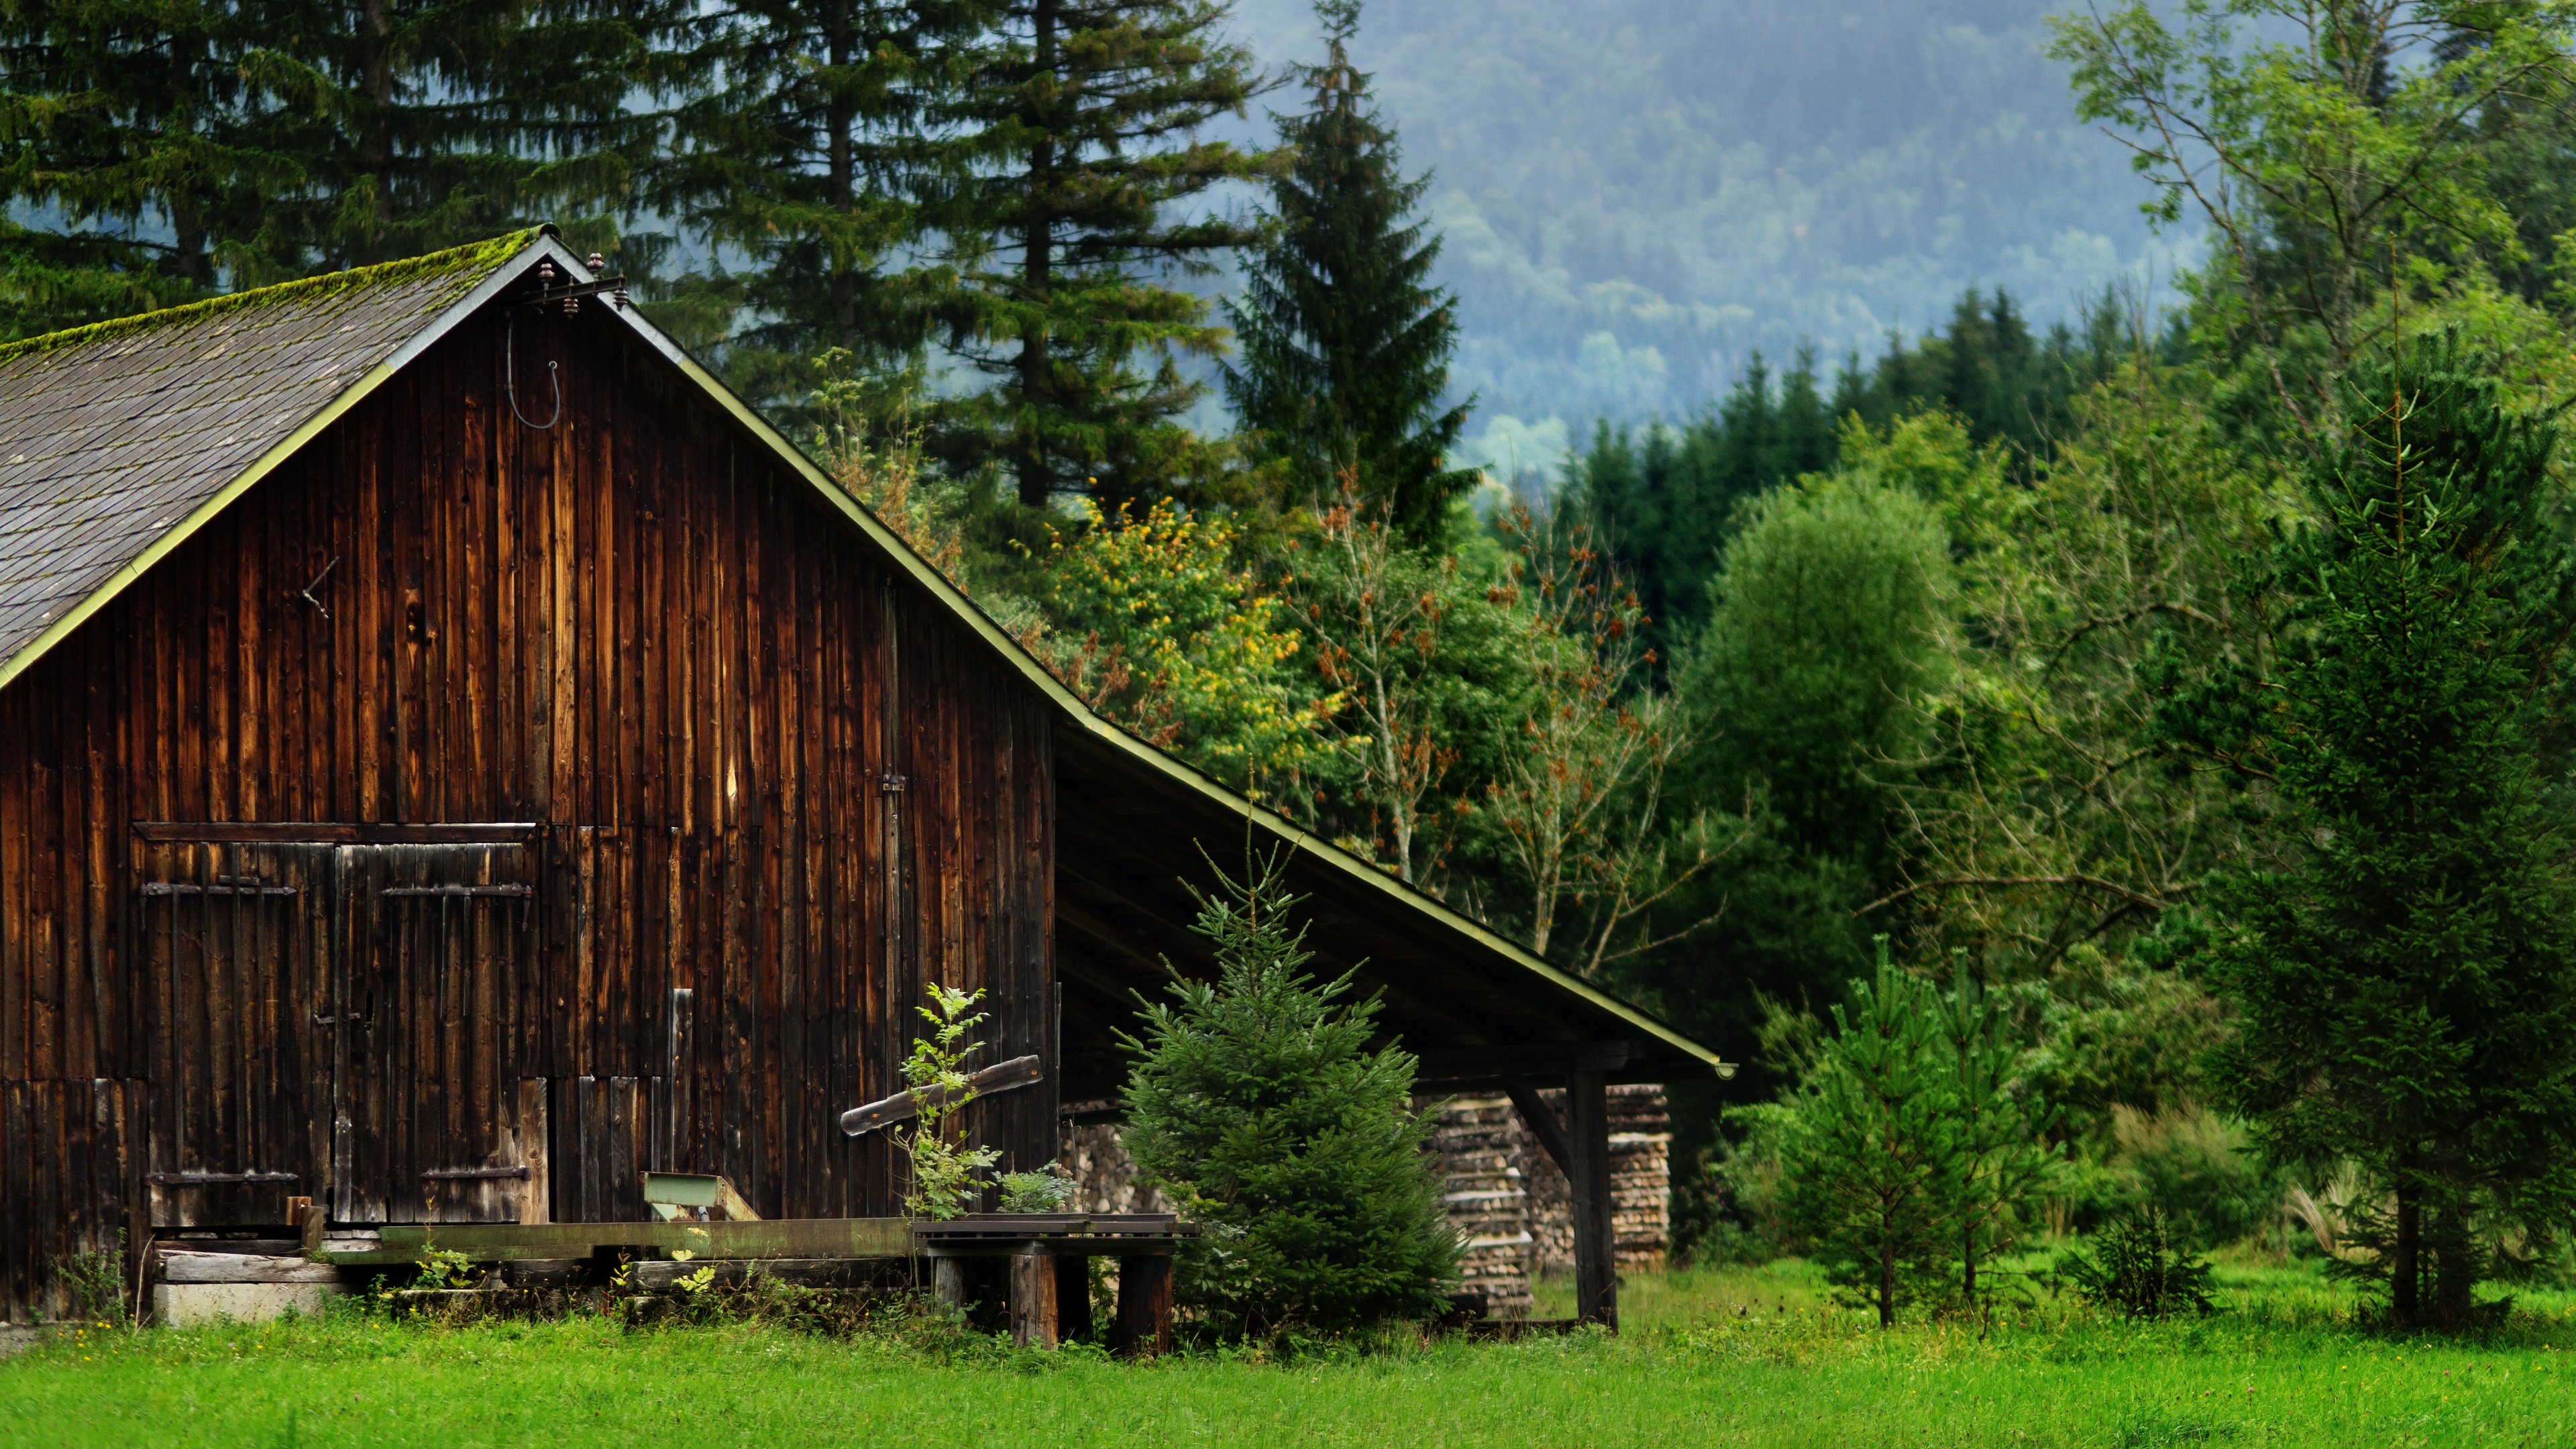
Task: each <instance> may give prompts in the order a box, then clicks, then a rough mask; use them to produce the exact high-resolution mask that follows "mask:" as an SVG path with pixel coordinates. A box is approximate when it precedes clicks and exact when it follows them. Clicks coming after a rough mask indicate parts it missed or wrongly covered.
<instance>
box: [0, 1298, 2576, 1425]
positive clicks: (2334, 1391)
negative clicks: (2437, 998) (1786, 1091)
mask: <svg viewBox="0 0 2576 1449" xmlns="http://www.w3.org/2000/svg"><path fill="white" fill-rule="evenodd" d="M2221 1281H2222V1283H2223V1285H2224V1291H2223V1293H2222V1294H2221V1300H2222V1303H2223V1304H2224V1311H2223V1312H2221V1313H2218V1314H2216V1315H2213V1316H2211V1317H2208V1318H2204V1319H2196V1320H2190V1321H2172V1322H2163V1323H2132V1322H2127V1321H2124V1320H2120V1319H2117V1318H2111V1317H2106V1316H2103V1315H2100V1314H2096V1313H2094V1312H2092V1311H2090V1310H2088V1309H2084V1308H2081V1307H2078V1306H2075V1305H2071V1304H2068V1303H2066V1302H2064V1301H2062V1300H2052V1299H2050V1298H2049V1297H2048V1296H2047V1295H2046V1294H2045V1293H2044V1292H2041V1293H2038V1294H2035V1295H2034V1296H2033V1298H2032V1300H2031V1301H2030V1302H2029V1303H2028V1304H2027V1305H2026V1306H2025V1307H2023V1308H2022V1309H2020V1310H2018V1311H2015V1312H2013V1313H2010V1314H2008V1315H2005V1316H2003V1317H2001V1318H1999V1319H1998V1320H1997V1321H1996V1322H1995V1323H1993V1324H1992V1325H1990V1326H1988V1327H1987V1328H1985V1329H1983V1330H1982V1331H1981V1330H1979V1329H1976V1328H1974V1327H1970V1326H1965V1325H1960V1324H1942V1323H1932V1322H1924V1323H1909V1324H1906V1325H1902V1326H1900V1327H1899V1328H1897V1329H1895V1330H1893V1331H1889V1332H1882V1331H1880V1330H1879V1329H1877V1328H1876V1327H1875V1326H1874V1324H1873V1323H1872V1322H1871V1321H1870V1320H1867V1319H1865V1318H1864V1317H1862V1316H1861V1315H1859V1314H1856V1313H1853V1312H1851V1311H1849V1310H1846V1309H1842V1308H1839V1307H1836V1306H1834V1305H1832V1304H1831V1302H1830V1301H1829V1299H1828V1296H1827V1295H1826V1293H1825V1291H1824V1288H1823V1285H1822V1283H1821V1282H1820V1280H1819V1278H1818V1276H1817V1275H1816V1273H1815V1272H1814V1271H1813V1270H1812V1269H1810V1268H1808V1267H1807V1266H1806V1265H1804V1264H1800V1263H1795V1262H1789V1263H1780V1264H1773V1265H1769V1266H1767V1267H1762V1268H1744V1269H1720V1270H1703V1271H1693V1272H1680V1273H1674V1274H1670V1275H1666V1276H1662V1277H1652V1278H1648V1277H1639V1278H1634V1279H1631V1280H1630V1281H1629V1283H1628V1285H1627V1288H1626V1291H1625V1293H1624V1309H1625V1313H1626V1323H1625V1331H1624V1332H1623V1333H1621V1334H1620V1335H1618V1336H1617V1337H1615V1338H1614V1337H1609V1336H1605V1335H1598V1334H1591V1335H1583V1336H1575V1337H1564V1338H1542V1339H1536V1340H1531V1341H1526V1342H1519V1343H1471V1342H1466V1341H1463V1340H1459V1339H1453V1338H1443V1339H1433V1340H1430V1341H1423V1340H1421V1339H1419V1338H1418V1337H1403V1338H1398V1339H1394V1340H1390V1341H1386V1342H1380V1343H1375V1344H1371V1345H1369V1346H1368V1347H1366V1348H1364V1349H1363V1348H1342V1349H1335V1350H1329V1351H1318V1352H1308V1353H1304V1354H1299V1355H1295V1356H1291V1357H1288V1358H1285V1359H1281V1358H1278V1357H1275V1356H1270V1355H1264V1354H1259V1353H1229V1354H1179V1355H1174V1356H1173V1357H1170V1358H1167V1359H1165V1360H1163V1361H1161V1362H1158V1363H1153V1364H1146V1365H1131V1364H1123V1363H1117V1362H1113V1361H1111V1360H1109V1359H1107V1358H1105V1357H1103V1356H1101V1355H1099V1354H1098V1353H1096V1352H1093V1351H1089V1350H1082V1349H1075V1350H1069V1351H1063V1352H1058V1353H1053V1354H1039V1353H1034V1352H1013V1351H1011V1350H1010V1349H1009V1348H1008V1347H1007V1346H1006V1345H1004V1344H998V1343H995V1342H993V1341H991V1340H985V1339H981V1338H974V1337H959V1336H957V1335H953V1334H952V1335H945V1336H930V1337H924V1336H921V1335H901V1334H889V1335H884V1336H866V1337H861V1338H858V1339H854V1340H835V1339H826V1338H819V1337H814V1336H810V1335H806V1334H802V1333H798V1332H794V1331H791V1330H786V1329H780V1328H772V1327H759V1326H742V1325H735V1326H726V1327H705V1328H671V1329H655V1330H651V1331H642V1332H627V1331H625V1330H624V1329H622V1328H620V1327H618V1326H616V1325H615V1324H613V1323H610V1322H607V1321H603V1320H599V1319H587V1320H585V1319H574V1320H571V1321H567V1322H563V1323H555V1324H510V1325H497V1326H488V1327H476V1328H461V1329H460V1328H440V1327H427V1326H416V1325H407V1324H401V1323H396V1322H391V1321H388V1320H387V1319H385V1318H383V1317H381V1316H379V1317H368V1316H364V1315H362V1314H360V1313H356V1312H349V1313H335V1314H333V1315H332V1316H330V1317H328V1318H325V1319H320V1320H308V1321H301V1322H286V1323H278V1324H270V1325H265V1326H261V1327H235V1328H207V1329H194V1330H151V1331H146V1332H142V1333H127V1332H124V1331H121V1330H117V1329H112V1328H108V1329H102V1328H97V1327H92V1328H90V1329H88V1330H87V1331H85V1332H82V1333H80V1334H78V1335H76V1336H74V1337H69V1338H65V1339H62V1340H59V1341H57V1342H54V1343H52V1344H49V1345H47V1346H44V1347H42V1348H39V1349H37V1350H35V1351H33V1352H30V1353H27V1354H25V1355H22V1356H20V1357H18V1358H16V1359H12V1360H10V1361H8V1362H5V1363H0V1442H5V1443H8V1444H12V1445H16V1444H28V1445H126V1444H143V1443H147V1442H148V1443H150V1444H153V1445H156V1446H179V1445H199V1444H204V1445H226V1446H235V1445H336V1444H348V1445H365V1446H370V1449H394V1446H407V1445H425V1446H426V1445H435V1446H438V1449H468V1446H478V1445H528V1444H537V1445H546V1446H549V1449H562V1446H569V1445H587V1444H610V1443H615V1444H629V1445H631V1444H642V1443H651V1444H670V1445H710V1446H712V1445H737V1444H739V1445H763V1446H766V1445H795V1444H824V1443H830V1444H846V1443H854V1442H856V1443H868V1444H903V1445H908V1444H924V1445H960V1446H966V1445H974V1446H982V1445H993V1446H1005V1445H1010V1446H1017V1445H1047V1446H1059V1445H1062V1446H1074V1445H1094V1444H1100V1445H1108V1444H1116V1445H1130V1446H1132V1445H1138V1444H1199V1443H1207V1444H1310V1443H1329V1444H1342V1443H1350V1444H1370V1445H1411V1444H1424V1445H1470V1444H1473V1445H1482V1444H1498V1445H1524V1444H1525V1445H1627V1444H1640V1445H1642V1444H1658V1445H1660V1444H1675V1443H1694V1444H1721V1445H1723V1444H1753V1445H1845V1444H1855V1445H1857V1444H1867V1445H1986V1444H1996V1445H2119V1446H2131V1445H2162V1444H2189V1445H2198V1444H2224V1445H2247V1446H2251V1445H2334V1446H2362V1445H2371V1446H2376V1445H2389V1446H2412V1445H2452V1444H2459V1445H2472V1444H2474V1445H2561V1446H2563V1445H2567V1444H2569V1443H2571V1442H2576V1401H2571V1397H2570V1386H2569V1385H2568V1384H2567V1382H2566V1381H2565V1376H2564V1369H2565V1364H2566V1360H2567V1358H2568V1348H2569V1345H2570V1344H2571V1343H2576V1297H2571V1295H2568V1294H2564V1293H2538V1294H2528V1293H2527V1294H2525V1295H2523V1296H2522V1297H2521V1299H2520V1300H2519V1301H2518V1302H2517V1305H2516V1308H2515V1311H2514V1312H2513V1314H2512V1315H2511V1316H2510V1317H2509V1318H2508V1319H2506V1320H2505V1321H2504V1322H2503V1323H2501V1324H2499V1325H2498V1326H2497V1327H2495V1328H2493V1329H2491V1330H2488V1331H2486V1332H2484V1333H2482V1334H2480V1335H2478V1336H2475V1337H2473V1338H2468V1339H2459V1340H2445V1339H2435V1338H2426V1337H2413V1336H2396V1335H2388V1334H2380V1333H2374V1332H2371V1331H2369V1330H2366V1329H2361V1328H2357V1327H2355V1326H2354V1325H2353V1318H2352V1306H2353V1305H2352V1301H2351V1299H2350V1297H2349V1295H2348V1294H2345V1293H2343V1292H2340V1291H2338V1290H2336V1289H2335V1288H2333V1287H2331V1286H2329V1285H2328V1284H2326V1283H2325V1282H2324V1281H2323V1279H2322V1278H2321V1277H2320V1276H2319V1275H2318V1274H2317V1273H2316V1271H2315V1270H2314V1268H2313V1266H2310V1265H2303V1264H2300V1263H2296V1262H2293V1263H2290V1264H2286V1265H2273V1264H2268V1263H2265V1262H2263V1261H2261V1260H2260V1259H2259V1258H2249V1259H2247V1260H2245V1261H2241V1262H2234V1263H2223V1264H2222V1275H2221ZM1545 1307H1546V1305H1545V1304H1544V1303H1543V1304H1542V1309H1543V1310H1544V1308H1545Z"/></svg>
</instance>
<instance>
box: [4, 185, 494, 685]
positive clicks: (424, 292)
mask: <svg viewBox="0 0 2576 1449" xmlns="http://www.w3.org/2000/svg"><path fill="white" fill-rule="evenodd" d="M536 237H537V233H535V232H524V233H520V234H517V235H514V236H508V237H503V238H500V239H498V240H496V241H490V242H483V243H478V244H477V245H474V246H470V247H460V248H457V249H456V250H454V251H446V252H439V253H435V254H433V255H430V256H426V257H419V258H415V259H413V260H410V261H403V262H391V263H387V264H386V265H384V266H378V267H366V268H361V269H358V270H355V271H348V272H336V273H332V274H330V275H327V276H320V277H313V278H309V279H307V280H304V281H300V282H290V283H287V284H286V285H284V286H278V287H266V288H262V289H260V290H258V291H253V292H243V293H239V294H236V295H234V296H230V297H219V298H216V299H214V300H212V301H208V302H199V303H196V304H194V305H192V306H187V307H174V308H171V309H170V310H168V311H162V312H150V313H146V314H144V315H142V316H139V317H128V318H123V319H120V320H118V321H114V322H104V323H100V324H99V325H97V326H94V327H84V328H81V329H78V330H76V331H71V332H57V333H53V334H51V335H49V336H44V337H38V338H34V339H31V340H29V341H25V342H18V343H13V344H10V345H8V346H6V347H0V447H6V448H7V449H8V452H7V453H6V454H5V455H0V458H5V461H0V683H6V682H7V681H8V680H9V679H10V678H11V677H12V676H14V675H15V674H17V673H18V672H19V670H21V669H23V668H24V667H25V666H26V664H28V663H30V662H32V661H33V659H34V657H35V656H36V655H39V654H41V653H43V652H44V649H45V648H46V647H47V646H48V645H50V643H51V642H52V639H53V638H59V637H61V635H62V634H64V633H67V632H69V630H70V628H71V627H72V626H73V625H75V624H77V623H78V622H79V621H80V620H81V619H82V618H83V617H86V616H87V614H88V613H89V612H90V611H91V609H93V608H95V607H96V605H97V604H98V603H104V602H105V600H106V599H107V598H108V597H110V596H112V595H113V594H114V593H115V586H116V584H117V583H118V582H119V576H120V574H125V575H127V576H130V575H131V574H133V573H139V572H141V569H142V567H143V566H146V565H148V564H149V562H150V559H151V558H152V557H153V556H155V555H156V553H157V546H158V545H160V544H161V543H162V542H163V540H165V539H172V538H174V536H184V535H185V534H186V533H188V532H191V531H193V530H192V529H190V528H187V527H184V526H183V525H186V524H188V523H189V522H190V521H191V520H192V519H197V518H201V517H204V516H211V515H212V514H213V513H214V512H216V511H218V510H220V509H221V508H222V507H223V505H224V504H225V503H227V502H229V501H230V500H231V497H232V495H233V494H235V493H237V492H239V491H240V489H241V488H245V487H248V486H249V484H250V483H251V482H253V481H255V480H256V479H257V478H258V477H259V476H260V475H262V474H264V473H266V472H267V471H268V468H267V465H269V464H272V463H274V462H275V461H277V460H279V459H282V458H284V457H285V456H287V455H288V454H290V453H292V452H293V451H294V450H295V448H296V447H297V446H299V445H300V444H301V443H302V441H303V439H304V438H305V437H307V436H309V435H310V434H311V433H312V432H313V431H315V430H317V429H318V428H319V427H320V426H321V425H323V424H326V423H328V422H329V421H330V419H331V418H333V417H336V416H338V415H339V413H340V412H341V411H343V410H344V409H345V408H346V406H347V405H348V404H349V403H352V402H355V401H356V400H357V398H358V397H359V396H362V395H364V393H365V392H366V391H367V390H368V389H369V388H370V387H372V385H373V384H374V383H375V382H376V381H379V380H381V379H382V378H384V377H387V376H390V375H392V373H393V371H394V370H395V369H396V368H398V367H400V366H401V365H402V364H403V363H404V362H406V361H408V360H409V357H410V354H411V352H413V351H416V350H418V348H419V347H422V346H426V345H427V343H428V341H430V340H432V339H434V338H435V337H436V336H437V335H438V334H439V333H440V332H442V331H444V330H445V329H444V328H442V327H439V326H436V325H434V324H436V323H437V322H438V321H439V320H440V319H441V316H442V314H444V313H447V312H449V311H451V310H453V311H457V312H459V314H460V315H462V313H463V312H467V311H471V310H472V309H473V308H474V306H476V305H479V303H480V301H481V298H480V297H479V296H478V295H477V294H478V293H479V292H480V291H481V290H482V289H483V288H484V286H485V284H486V283H493V282H497V281H498V280H500V275H499V274H500V273H502V272H503V271H504V270H505V269H507V267H508V264H509V263H510V261H511V260H512V259H513V258H516V257H520V256H522V255H524V254H525V253H526V252H527V250H528V246H529V244H530V243H531V242H533V241H534V240H536ZM49 636H50V637H49Z"/></svg>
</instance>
